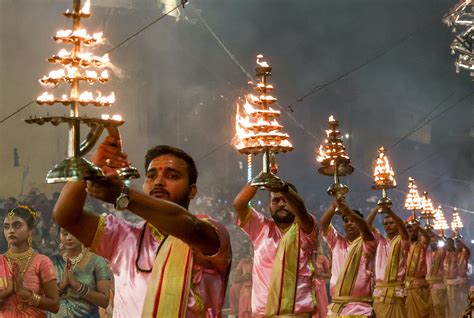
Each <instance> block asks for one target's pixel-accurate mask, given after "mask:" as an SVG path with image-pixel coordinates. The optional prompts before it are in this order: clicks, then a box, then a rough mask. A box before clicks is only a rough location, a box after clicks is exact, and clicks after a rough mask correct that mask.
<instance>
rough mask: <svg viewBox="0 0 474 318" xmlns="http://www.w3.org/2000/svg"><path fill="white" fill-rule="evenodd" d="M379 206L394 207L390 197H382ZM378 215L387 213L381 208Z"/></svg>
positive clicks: (378, 202)
mask: <svg viewBox="0 0 474 318" xmlns="http://www.w3.org/2000/svg"><path fill="white" fill-rule="evenodd" d="M377 205H392V200H390V198H389V197H381V198H380V199H379V200H378V201H377ZM377 212H378V213H385V212H384V211H383V209H382V208H379V209H378V210H377Z"/></svg>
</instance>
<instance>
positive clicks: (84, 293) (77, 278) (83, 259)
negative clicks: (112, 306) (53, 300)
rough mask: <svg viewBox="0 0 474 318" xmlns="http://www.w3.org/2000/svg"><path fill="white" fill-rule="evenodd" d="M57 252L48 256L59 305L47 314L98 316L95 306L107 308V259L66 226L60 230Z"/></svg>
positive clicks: (85, 317) (60, 317) (86, 317)
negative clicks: (53, 272)
mask: <svg viewBox="0 0 474 318" xmlns="http://www.w3.org/2000/svg"><path fill="white" fill-rule="evenodd" d="M60 241H61V244H60V250H61V251H60V252H61V254H60V255H55V256H53V257H51V259H52V261H53V265H54V270H55V271H56V275H57V276H58V280H59V283H58V289H59V294H60V308H59V312H58V313H57V314H49V317H51V318H53V317H54V318H64V317H68V318H75V317H81V318H99V317H100V316H99V306H100V307H102V308H107V306H108V304H109V295H110V271H109V267H108V265H107V262H106V261H105V260H104V259H103V258H102V257H100V256H97V255H95V254H94V253H92V252H90V251H88V250H87V249H86V248H84V246H83V245H82V244H81V242H79V240H78V239H77V238H75V237H74V236H72V235H71V234H69V233H68V232H67V231H66V230H64V229H61V232H60Z"/></svg>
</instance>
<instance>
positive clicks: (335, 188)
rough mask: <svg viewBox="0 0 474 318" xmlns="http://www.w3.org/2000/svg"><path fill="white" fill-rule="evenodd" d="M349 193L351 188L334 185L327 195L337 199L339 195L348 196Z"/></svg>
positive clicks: (339, 184)
mask: <svg viewBox="0 0 474 318" xmlns="http://www.w3.org/2000/svg"><path fill="white" fill-rule="evenodd" d="M348 192H349V188H348V187H347V186H346V185H344V184H341V183H333V184H331V185H330V186H329V188H328V190H327V193H328V194H329V195H330V196H333V197H335V196H336V195H337V194H343V195H344V194H346V193H348Z"/></svg>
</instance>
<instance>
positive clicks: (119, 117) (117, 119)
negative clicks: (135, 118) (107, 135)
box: [112, 114, 122, 121]
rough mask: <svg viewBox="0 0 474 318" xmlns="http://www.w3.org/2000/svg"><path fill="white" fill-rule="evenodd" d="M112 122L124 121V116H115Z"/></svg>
mask: <svg viewBox="0 0 474 318" xmlns="http://www.w3.org/2000/svg"><path fill="white" fill-rule="evenodd" d="M112 120H116V121H122V116H120V115H119V114H115V115H113V116H112Z"/></svg>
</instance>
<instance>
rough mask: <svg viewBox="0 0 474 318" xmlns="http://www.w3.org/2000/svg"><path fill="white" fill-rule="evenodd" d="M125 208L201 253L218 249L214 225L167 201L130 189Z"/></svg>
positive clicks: (210, 252)
mask: <svg viewBox="0 0 474 318" xmlns="http://www.w3.org/2000/svg"><path fill="white" fill-rule="evenodd" d="M129 198H130V205H129V207H128V209H129V210H130V211H132V212H133V213H135V214H136V215H138V216H141V217H142V218H144V219H145V220H146V221H147V222H149V223H151V224H153V225H154V226H156V227H157V228H158V229H159V230H161V231H162V232H164V233H167V234H170V235H172V236H174V237H177V238H179V239H180V240H182V241H183V242H185V243H186V244H188V245H190V246H191V247H193V248H195V249H196V250H198V251H199V252H200V253H201V254H204V255H213V254H215V253H217V252H218V251H219V247H220V241H219V237H218V236H217V232H216V230H215V228H214V227H213V226H212V225H211V224H210V223H209V222H206V221H203V220H201V219H198V218H197V217H195V216H194V215H192V214H191V213H190V212H189V211H188V210H186V209H185V208H183V207H181V206H180V205H177V204H175V203H173V202H171V201H166V200H161V199H157V198H154V197H151V196H149V195H146V194H144V193H142V192H139V191H136V190H133V189H130V193H129Z"/></svg>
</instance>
